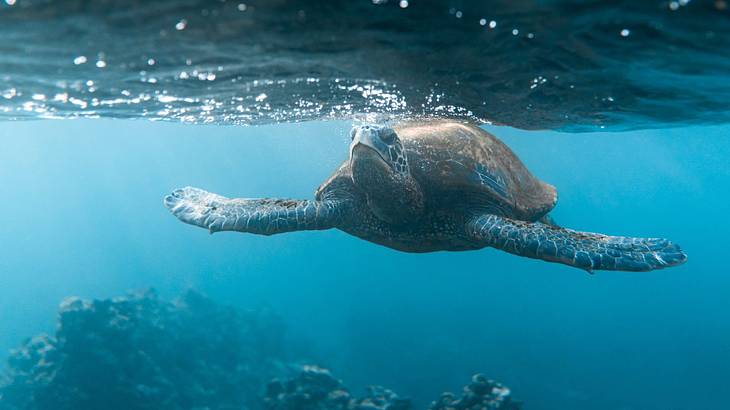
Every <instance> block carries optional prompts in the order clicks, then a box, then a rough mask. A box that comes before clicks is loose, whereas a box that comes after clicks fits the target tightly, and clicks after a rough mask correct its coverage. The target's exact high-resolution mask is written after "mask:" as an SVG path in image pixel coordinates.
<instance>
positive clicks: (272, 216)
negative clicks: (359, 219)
mask: <svg viewBox="0 0 730 410" xmlns="http://www.w3.org/2000/svg"><path fill="white" fill-rule="evenodd" d="M164 203H165V207H167V209H169V210H170V212H172V214H173V215H175V216H176V217H177V218H178V219H180V220H181V221H183V222H185V223H188V224H191V225H196V226H200V227H202V228H206V229H208V230H209V231H210V232H211V233H213V232H219V231H239V232H250V233H255V234H259V235H273V234H277V233H282V232H291V231H301V230H319V229H330V228H333V227H334V226H335V225H336V224H337V223H338V222H339V221H340V220H341V219H342V218H343V213H344V206H343V203H342V202H339V201H306V200H292V199H270V198H261V199H230V198H226V197H223V196H221V195H217V194H213V193H210V192H207V191H204V190H202V189H198V188H192V187H186V188H182V189H178V190H175V191H174V192H172V193H171V194H170V195H167V196H166V197H165V201H164Z"/></svg>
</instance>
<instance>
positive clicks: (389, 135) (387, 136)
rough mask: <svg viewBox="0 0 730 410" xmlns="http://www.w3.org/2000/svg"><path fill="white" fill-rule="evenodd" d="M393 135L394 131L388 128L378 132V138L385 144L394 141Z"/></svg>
mask: <svg viewBox="0 0 730 410" xmlns="http://www.w3.org/2000/svg"><path fill="white" fill-rule="evenodd" d="M395 137H396V135H395V131H393V130H392V129H390V128H388V129H385V130H383V132H381V134H380V139H381V140H383V142H384V143H386V144H391V143H392V142H393V141H395Z"/></svg>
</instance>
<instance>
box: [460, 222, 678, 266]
mask: <svg viewBox="0 0 730 410" xmlns="http://www.w3.org/2000/svg"><path fill="white" fill-rule="evenodd" d="M467 230H468V233H469V234H470V236H472V237H473V238H474V239H475V240H478V241H479V242H481V243H483V244H484V245H486V246H492V247H494V248H497V249H501V250H503V251H507V252H509V253H513V254H515V255H520V256H526V257H528V258H534V259H542V260H545V261H549V262H557V263H563V264H565V265H569V266H574V267H577V268H581V269H585V270H587V271H589V272H592V271H594V270H618V271H634V272H639V271H650V270H654V269H662V268H667V267H671V266H676V265H680V264H682V263H684V262H685V261H686V260H687V255H686V254H685V253H684V252H683V251H682V250H681V249H680V247H679V245H676V244H674V243H672V242H671V241H669V240H667V239H661V238H629V237H623V236H608V235H602V234H597V233H589V232H578V231H574V230H571V229H565V228H560V227H557V226H551V225H546V224H544V223H540V222H534V223H532V222H524V221H516V220H512V219H509V218H503V217H499V216H496V215H481V216H479V217H476V218H474V219H473V220H472V221H471V222H470V223H469V225H468V229H467Z"/></svg>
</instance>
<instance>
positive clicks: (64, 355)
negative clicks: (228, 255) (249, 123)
mask: <svg viewBox="0 0 730 410" xmlns="http://www.w3.org/2000/svg"><path fill="white" fill-rule="evenodd" d="M283 329H284V327H283V325H282V322H281V320H280V319H279V318H278V317H277V316H275V315H273V314H271V313H270V312H269V311H267V310H259V311H238V310H235V309H232V308H226V307H221V306H218V305H216V304H215V303H213V302H212V301H211V300H210V299H208V298H206V297H204V296H202V295H200V294H198V293H196V292H193V291H190V292H188V293H186V294H185V295H184V296H183V297H181V298H180V299H178V300H177V301H175V302H166V301H163V300H161V299H160V298H159V297H158V296H157V294H156V293H155V292H153V291H146V292H142V293H137V294H131V295H129V296H126V297H121V298H115V299H109V300H94V301H84V300H81V299H79V298H69V299H67V300H65V301H64V302H63V303H62V304H61V308H60V313H59V322H58V328H57V329H56V332H55V335H54V336H47V335H40V336H36V337H33V338H31V339H29V340H27V341H26V342H25V343H23V345H22V346H21V347H20V348H18V349H16V350H14V351H13V352H12V354H11V356H10V358H9V359H8V366H7V370H6V371H5V372H4V374H3V375H2V377H1V378H0V410H72V409H73V410H85V409H90V410H97V409H105V410H116V409H119V410H122V409H124V410H146V409H150V410H152V409H155V410H156V409H165V410H167V409H172V410H177V409H180V410H182V409H195V410H206V409H207V410H210V409H241V410H243V409H246V410H259V409H260V410H411V409H412V405H411V402H410V401H409V400H408V399H404V398H401V397H399V396H398V395H397V394H395V393H394V392H392V391H391V390H388V389H385V388H383V387H379V386H371V387H369V388H368V389H367V392H366V395H365V396H364V397H355V396H353V395H352V394H350V392H349V391H348V390H347V389H346V388H345V387H344V386H343V385H342V383H341V382H340V381H339V380H337V379H335V378H334V377H333V376H332V375H331V374H330V372H329V371H328V370H325V369H323V368H320V367H317V366H311V365H306V366H300V365H295V364H291V358H289V357H288V355H287V354H286V352H287V351H291V346H288V347H287V349H285V348H284V344H285V343H284V330H283ZM274 377H278V378H276V379H273V381H270V380H272V378H274ZM269 381H270V382H269ZM267 382H268V383H267ZM497 409H500V410H517V409H519V405H518V404H517V403H515V402H513V401H512V400H511V399H510V393H509V389H507V388H506V387H504V386H502V385H500V384H499V383H496V382H493V381H491V380H487V379H485V378H484V377H483V376H481V375H476V376H474V377H473V379H472V382H471V384H469V385H468V386H467V387H465V388H464V394H463V395H462V397H460V398H456V396H454V395H453V394H449V393H445V394H443V395H442V396H441V398H440V399H439V400H437V401H436V402H434V403H433V404H432V405H431V410H497Z"/></svg>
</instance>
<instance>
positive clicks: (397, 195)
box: [350, 124, 423, 223]
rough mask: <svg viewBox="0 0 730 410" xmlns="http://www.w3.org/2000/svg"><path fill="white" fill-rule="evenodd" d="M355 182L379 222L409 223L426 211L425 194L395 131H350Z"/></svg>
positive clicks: (369, 128) (362, 128)
mask: <svg viewBox="0 0 730 410" xmlns="http://www.w3.org/2000/svg"><path fill="white" fill-rule="evenodd" d="M350 137H351V138H352V143H351V144H350V168H351V170H352V182H353V183H354V184H355V186H356V187H357V188H358V189H359V190H360V191H361V192H362V193H364V194H365V196H366V197H367V201H368V206H369V207H370V209H371V210H372V211H373V213H374V214H375V215H376V216H378V217H379V218H380V219H383V220H384V221H386V222H389V223H406V222H409V221H412V220H413V219H414V218H417V217H418V216H420V214H421V212H422V211H423V193H422V192H421V189H420V187H419V186H418V183H417V182H416V180H415V179H414V178H413V176H412V175H411V172H410V168H409V166H408V157H407V155H406V150H405V148H404V146H403V142H402V141H401V139H400V138H399V137H398V134H397V133H396V132H395V130H394V129H393V128H390V127H388V126H383V125H375V124H365V125H359V126H355V127H353V128H352V131H350Z"/></svg>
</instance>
